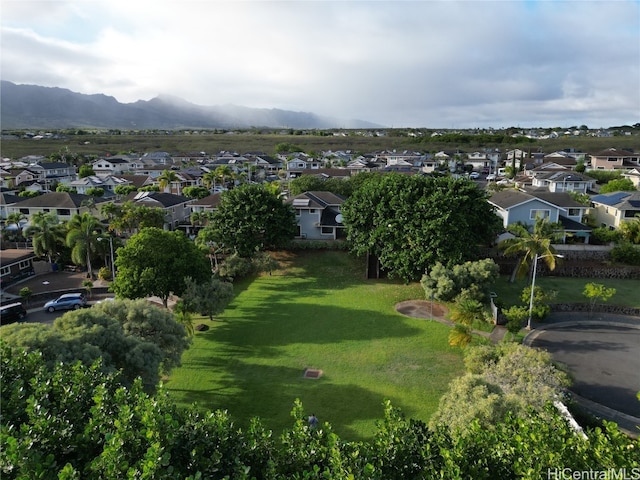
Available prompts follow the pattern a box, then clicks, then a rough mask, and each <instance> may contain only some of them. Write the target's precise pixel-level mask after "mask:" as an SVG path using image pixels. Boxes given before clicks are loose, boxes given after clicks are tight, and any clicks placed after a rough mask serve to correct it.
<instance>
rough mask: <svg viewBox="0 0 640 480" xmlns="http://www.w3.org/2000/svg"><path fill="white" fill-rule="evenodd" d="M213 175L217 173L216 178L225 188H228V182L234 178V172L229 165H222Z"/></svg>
mask: <svg viewBox="0 0 640 480" xmlns="http://www.w3.org/2000/svg"><path fill="white" fill-rule="evenodd" d="M213 173H215V175H216V178H217V179H218V180H220V183H221V184H222V185H223V186H226V184H227V180H230V179H232V178H233V170H231V167H230V166H229V165H220V166H219V167H218V168H216V169H215V170H214V172H213Z"/></svg>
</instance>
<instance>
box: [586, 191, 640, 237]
mask: <svg viewBox="0 0 640 480" xmlns="http://www.w3.org/2000/svg"><path fill="white" fill-rule="evenodd" d="M591 206H592V208H591V210H590V213H591V214H593V215H594V216H595V219H596V221H597V222H598V225H599V226H601V227H609V228H611V229H614V228H618V227H619V226H620V224H621V223H623V222H628V221H631V220H633V219H634V218H636V216H638V215H640V192H639V191H633V192H612V193H603V194H600V195H594V196H593V197H591Z"/></svg>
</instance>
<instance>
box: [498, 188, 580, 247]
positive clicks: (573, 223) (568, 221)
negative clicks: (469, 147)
mask: <svg viewBox="0 0 640 480" xmlns="http://www.w3.org/2000/svg"><path fill="white" fill-rule="evenodd" d="M488 201H489V203H490V204H491V205H493V207H494V208H495V212H496V214H497V215H498V216H499V217H500V218H502V224H503V226H504V227H505V228H507V227H508V226H509V225H511V224H515V223H521V224H523V225H528V226H533V225H534V224H535V221H536V218H537V217H542V218H547V219H549V221H550V222H552V223H556V222H557V223H560V224H562V226H563V227H564V234H565V235H564V241H567V239H568V238H573V240H574V241H578V242H581V243H589V238H590V236H591V231H592V230H593V229H592V228H591V227H589V226H587V225H584V224H583V223H581V221H582V218H583V217H584V215H585V214H586V213H587V208H588V207H587V206H585V205H582V204H581V203H579V202H577V201H575V200H574V199H573V198H572V197H571V196H570V195H569V194H568V193H565V192H558V193H554V192H549V191H537V192H535V193H533V192H531V193H530V192H524V191H522V190H516V189H505V190H500V191H497V192H495V193H494V194H493V195H491V197H490V198H489V200H488Z"/></svg>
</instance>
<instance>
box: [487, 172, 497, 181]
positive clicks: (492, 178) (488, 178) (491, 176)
mask: <svg viewBox="0 0 640 480" xmlns="http://www.w3.org/2000/svg"><path fill="white" fill-rule="evenodd" d="M497 178H498V177H497V176H496V174H495V173H490V174H489V175H487V182H491V181H493V180H496V179H497Z"/></svg>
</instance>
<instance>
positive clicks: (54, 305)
mask: <svg viewBox="0 0 640 480" xmlns="http://www.w3.org/2000/svg"><path fill="white" fill-rule="evenodd" d="M86 306H87V299H86V298H85V296H84V294H82V293H65V294H64V295H60V296H59V297H58V298H56V299H55V300H51V301H50V302H47V303H45V304H44V309H45V310H46V311H47V312H55V311H56V310H78V309H79V308H84V307H86Z"/></svg>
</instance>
